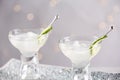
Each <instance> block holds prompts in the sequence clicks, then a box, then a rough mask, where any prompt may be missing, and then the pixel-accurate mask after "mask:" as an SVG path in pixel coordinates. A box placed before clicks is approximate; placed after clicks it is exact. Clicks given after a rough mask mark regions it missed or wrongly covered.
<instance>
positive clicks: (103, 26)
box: [99, 22, 107, 30]
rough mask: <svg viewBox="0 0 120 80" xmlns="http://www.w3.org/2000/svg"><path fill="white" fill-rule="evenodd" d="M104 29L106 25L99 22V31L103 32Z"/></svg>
mask: <svg viewBox="0 0 120 80" xmlns="http://www.w3.org/2000/svg"><path fill="white" fill-rule="evenodd" d="M105 28H107V24H106V23H105V22H101V23H100V24H99V29H101V30H104V29H105Z"/></svg>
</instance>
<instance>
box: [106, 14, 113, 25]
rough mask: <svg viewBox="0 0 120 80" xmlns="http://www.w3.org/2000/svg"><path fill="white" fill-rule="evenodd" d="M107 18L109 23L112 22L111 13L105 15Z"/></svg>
mask: <svg viewBox="0 0 120 80" xmlns="http://www.w3.org/2000/svg"><path fill="white" fill-rule="evenodd" d="M107 20H108V22H111V23H113V22H114V18H113V16H112V15H108V16H107Z"/></svg>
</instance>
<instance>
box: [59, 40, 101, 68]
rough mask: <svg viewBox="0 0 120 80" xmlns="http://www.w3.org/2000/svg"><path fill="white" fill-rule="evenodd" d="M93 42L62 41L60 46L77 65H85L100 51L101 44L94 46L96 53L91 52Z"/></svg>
mask: <svg viewBox="0 0 120 80" xmlns="http://www.w3.org/2000/svg"><path fill="white" fill-rule="evenodd" d="M90 44H91V42H89V41H77V40H76V41H67V42H66V43H60V44H59V45H60V48H61V50H62V52H63V54H64V55H65V56H66V57H68V58H69V59H70V60H71V61H72V63H73V65H74V66H75V67H84V66H85V65H86V64H88V63H89V61H90V60H91V58H92V57H93V56H94V55H95V54H96V53H98V51H99V50H100V45H99V44H98V45H96V47H95V48H94V55H91V53H90V49H89V46H90Z"/></svg>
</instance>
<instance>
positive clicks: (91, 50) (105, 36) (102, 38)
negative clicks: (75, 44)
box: [89, 26, 113, 55]
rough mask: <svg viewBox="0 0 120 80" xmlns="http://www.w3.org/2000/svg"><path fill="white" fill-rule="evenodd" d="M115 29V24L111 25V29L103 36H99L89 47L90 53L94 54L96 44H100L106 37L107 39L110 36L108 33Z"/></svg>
mask: <svg viewBox="0 0 120 80" xmlns="http://www.w3.org/2000/svg"><path fill="white" fill-rule="evenodd" d="M112 30H113V26H111V28H110V30H109V31H108V32H107V33H106V34H105V35H103V36H101V37H99V38H98V39H97V40H95V41H94V42H93V43H92V44H91V45H90V47H89V49H90V53H91V55H93V47H94V46H95V45H96V44H99V43H101V42H102V41H103V40H104V39H106V38H107V37H108V36H107V35H108V34H109V33H110V32H111V31H112Z"/></svg>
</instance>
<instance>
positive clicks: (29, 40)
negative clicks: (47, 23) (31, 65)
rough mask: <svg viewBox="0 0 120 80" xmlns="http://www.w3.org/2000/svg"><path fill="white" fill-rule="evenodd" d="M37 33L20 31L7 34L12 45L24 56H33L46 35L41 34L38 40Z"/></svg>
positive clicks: (45, 38)
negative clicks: (15, 33)
mask: <svg viewBox="0 0 120 80" xmlns="http://www.w3.org/2000/svg"><path fill="white" fill-rule="evenodd" d="M38 36H39V34H37V33H34V32H26V33H20V34H17V35H9V40H10V42H11V43H12V45H13V46H14V47H15V48H17V49H18V50H19V51H20V52H21V53H22V55H23V56H24V57H32V56H34V55H35V54H36V53H37V52H38V50H39V49H40V48H41V47H42V46H43V45H44V44H45V42H46V40H47V36H46V35H42V36H41V37H40V39H39V40H38Z"/></svg>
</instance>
